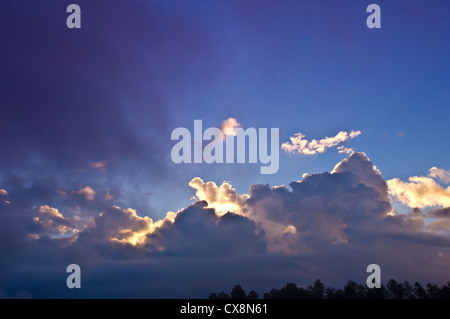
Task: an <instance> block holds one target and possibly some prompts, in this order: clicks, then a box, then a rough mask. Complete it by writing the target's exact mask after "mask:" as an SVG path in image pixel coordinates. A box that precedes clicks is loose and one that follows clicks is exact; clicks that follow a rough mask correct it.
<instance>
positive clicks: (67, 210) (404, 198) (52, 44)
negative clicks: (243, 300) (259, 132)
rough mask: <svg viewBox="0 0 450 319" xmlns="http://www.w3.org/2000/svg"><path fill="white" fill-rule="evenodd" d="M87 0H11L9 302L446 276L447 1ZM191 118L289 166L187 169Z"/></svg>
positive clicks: (0, 277)
mask: <svg viewBox="0 0 450 319" xmlns="http://www.w3.org/2000/svg"><path fill="white" fill-rule="evenodd" d="M70 3H72V2H67V1H59V0H58V1H56V0H53V1H51V0H44V1H39V2H37V1H31V0H21V1H12V0H5V1H2V2H1V3H0V38H1V40H2V50H1V53H0V57H1V59H0V61H1V63H0V83H1V85H0V110H1V112H0V114H1V116H0V150H1V156H0V257H1V258H0V297H10V298H16V297H17V298H22V297H32V298H54V297H63V298H80V297H87V298H99V297H100V298H206V297H208V295H209V293H210V292H212V291H221V290H225V291H227V290H230V289H231V288H232V287H231V286H230V285H233V284H241V285H243V286H244V288H245V289H248V290H252V289H255V290H256V291H258V292H260V293H262V292H265V291H267V290H269V289H270V288H274V287H281V286H283V285H284V284H285V283H286V282H288V281H290V282H296V283H297V284H301V285H308V284H311V283H312V282H313V281H314V280H315V279H317V278H320V279H321V280H322V281H323V282H324V283H325V284H327V285H330V286H342V285H343V284H344V283H345V282H346V281H347V280H348V279H353V280H357V281H359V282H361V283H364V282H365V279H366V278H367V276H368V274H367V273H366V272H365V271H366V267H367V265H369V264H372V263H376V264H379V265H380V267H381V272H382V281H387V280H388V279H389V278H392V277H394V278H396V279H397V280H409V281H411V282H414V281H420V282H429V281H431V282H434V283H437V284H443V283H446V282H447V281H449V280H450V271H449V270H448V264H449V262H450V249H449V247H450V213H449V209H450V186H449V185H450V162H449V160H448V159H449V158H450V149H449V147H447V145H448V139H449V137H450V125H448V123H449V116H450V111H449V102H450V91H449V90H448V88H449V87H450V76H449V74H450V59H449V57H450V44H449V41H448V39H449V38H450V21H449V20H448V17H447V11H448V10H449V9H450V4H449V3H448V1H445V0H436V1H433V2H431V3H430V2H429V1H425V0H417V1H406V0H401V1H395V2H392V1H383V0H377V1H360V0H341V1H330V0H323V1H315V2H311V1H288V0H283V1H269V0H265V1H251V0H245V1H237V0H236V1H235V0H229V1H225V0H222V1H219V0H212V1H193V0H183V1H182V0H171V1H156V0H155V1H147V0H130V1H119V0H114V1H111V0H108V1H106V0H95V1H92V0H90V1H85V0H77V1H76V2H75V3H76V4H78V5H79V6H80V8H81V28H79V29H76V28H75V29H69V28H68V27H67V26H66V19H67V17H68V16H69V14H70V13H67V12H66V8H67V6H68V5H69V4H70ZM371 3H377V4H378V5H379V6H380V8H381V28H380V29H369V28H368V27H367V26H366V19H367V17H368V16H369V13H367V12H366V8H367V6H368V5H369V4H371ZM195 120H202V123H203V129H204V130H205V129H206V128H213V127H216V128H219V129H222V130H223V128H224V127H228V126H229V127H233V128H243V129H248V128H256V129H259V128H268V129H270V128H278V129H279V169H278V171H277V172H276V173H275V174H261V173H260V167H261V163H259V162H258V163H242V164H241V163H235V164H231V163H222V164H220V163H212V164H207V163H181V164H177V163H174V162H173V161H172V158H171V151H172V148H173V147H174V145H175V144H176V143H177V141H174V140H172V139H171V134H172V132H173V130H175V129H176V128H180V127H182V128H187V129H188V130H189V131H190V132H194V121H195ZM247 155H248V154H247ZM73 263H75V264H78V265H80V268H81V271H82V288H81V289H68V288H67V286H66V285H65V283H66V278H67V276H68V274H67V273H66V271H65V270H66V267H67V265H69V264H73Z"/></svg>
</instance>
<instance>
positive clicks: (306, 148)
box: [281, 131, 361, 155]
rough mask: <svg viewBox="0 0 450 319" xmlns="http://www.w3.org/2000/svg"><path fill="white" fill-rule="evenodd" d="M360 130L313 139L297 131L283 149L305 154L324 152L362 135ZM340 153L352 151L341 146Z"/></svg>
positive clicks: (283, 145) (282, 146)
mask: <svg viewBox="0 0 450 319" xmlns="http://www.w3.org/2000/svg"><path fill="white" fill-rule="evenodd" d="M360 134H361V132H360V131H351V132H350V133H348V132H344V131H341V132H339V133H338V134H336V136H333V137H326V138H324V139H321V140H316V139H313V140H311V141H308V140H307V139H305V137H306V135H304V134H302V133H296V134H295V135H294V136H293V137H291V138H290V142H286V143H283V144H282V145H281V149H283V150H284V151H286V152H290V153H300V154H305V155H315V154H321V153H324V152H325V150H326V149H328V148H331V147H335V146H337V145H339V144H341V143H343V142H345V141H348V140H351V139H353V138H355V137H357V136H358V135H360ZM339 150H340V153H342V152H344V153H345V152H346V151H350V149H347V148H343V147H341V148H339Z"/></svg>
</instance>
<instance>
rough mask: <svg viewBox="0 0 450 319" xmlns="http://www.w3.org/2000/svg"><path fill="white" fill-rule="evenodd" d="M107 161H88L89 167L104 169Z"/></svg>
mask: <svg viewBox="0 0 450 319" xmlns="http://www.w3.org/2000/svg"><path fill="white" fill-rule="evenodd" d="M107 163H108V161H98V162H89V167H90V168H95V169H100V170H102V171H105V168H106V164H107Z"/></svg>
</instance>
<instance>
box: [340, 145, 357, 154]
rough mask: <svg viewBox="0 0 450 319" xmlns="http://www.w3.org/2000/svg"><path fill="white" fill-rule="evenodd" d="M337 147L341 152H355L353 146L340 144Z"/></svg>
mask: <svg viewBox="0 0 450 319" xmlns="http://www.w3.org/2000/svg"><path fill="white" fill-rule="evenodd" d="M337 149H338V150H339V154H352V153H354V152H355V151H354V150H353V148H349V147H345V146H343V145H341V146H338V147H337Z"/></svg>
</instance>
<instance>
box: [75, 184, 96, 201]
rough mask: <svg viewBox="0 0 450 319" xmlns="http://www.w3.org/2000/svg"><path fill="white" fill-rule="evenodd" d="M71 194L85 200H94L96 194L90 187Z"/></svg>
mask: <svg viewBox="0 0 450 319" xmlns="http://www.w3.org/2000/svg"><path fill="white" fill-rule="evenodd" d="M73 194H77V195H81V196H83V197H84V198H85V199H87V200H94V198H95V194H96V193H95V191H94V190H93V189H92V188H91V187H90V186H86V187H83V188H80V189H79V190H77V191H73Z"/></svg>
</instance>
